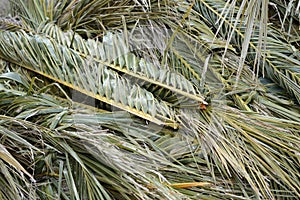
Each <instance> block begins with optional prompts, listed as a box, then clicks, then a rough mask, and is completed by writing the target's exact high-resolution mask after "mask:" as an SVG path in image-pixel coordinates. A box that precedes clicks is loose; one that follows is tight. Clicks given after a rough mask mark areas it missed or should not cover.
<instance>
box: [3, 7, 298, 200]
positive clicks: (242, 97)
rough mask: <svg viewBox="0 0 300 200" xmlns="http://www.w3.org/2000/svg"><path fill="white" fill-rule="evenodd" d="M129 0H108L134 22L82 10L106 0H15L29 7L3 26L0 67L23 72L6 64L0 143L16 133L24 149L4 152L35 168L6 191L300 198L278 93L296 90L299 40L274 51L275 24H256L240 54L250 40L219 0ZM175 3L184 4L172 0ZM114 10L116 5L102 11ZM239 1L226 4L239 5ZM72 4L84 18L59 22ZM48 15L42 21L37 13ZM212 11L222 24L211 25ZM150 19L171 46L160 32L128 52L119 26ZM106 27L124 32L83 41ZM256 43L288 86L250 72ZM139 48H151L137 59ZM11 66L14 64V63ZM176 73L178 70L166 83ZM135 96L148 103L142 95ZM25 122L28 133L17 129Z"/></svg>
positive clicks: (283, 98)
mask: <svg viewBox="0 0 300 200" xmlns="http://www.w3.org/2000/svg"><path fill="white" fill-rule="evenodd" d="M46 2H52V3H50V4H48V3H46ZM262 2H263V1H259V3H262ZM106 3H108V2H106ZM118 3H120V2H119V1H117V2H116V4H118ZM125 3H128V4H127V5H128V6H124V7H122V6H120V7H118V6H116V9H117V10H120V9H121V10H122V9H125V10H126V9H127V10H126V12H128V9H132V6H133V5H137V8H134V9H138V10H142V11H143V14H142V15H141V18H140V20H141V21H143V22H141V23H138V22H137V23H135V25H133V26H132V23H131V22H132V19H133V18H130V19H127V18H128V16H126V17H123V18H122V17H121V18H122V19H123V22H122V24H121V23H119V22H117V21H111V22H112V23H108V21H105V23H107V24H103V23H104V21H101V22H100V21H99V18H97V17H96V18H97V20H95V19H96V18H95V19H94V18H93V17H94V14H91V13H93V12H92V11H93V9H91V8H95V9H94V10H97V9H98V10H99V9H100V10H102V11H103V10H105V6H107V5H108V4H106V5H105V4H104V3H103V4H101V5H100V3H99V1H86V2H85V1H81V2H80V1H78V2H77V1H43V2H39V1H28V2H26V3H25V4H23V5H22V2H21V4H20V5H21V9H20V10H21V14H23V15H24V16H26V17H25V18H24V19H23V20H24V21H23V23H24V24H23V25H22V26H20V25H19V24H18V25H16V26H12V25H11V24H13V22H11V21H10V22H9V23H10V25H9V26H8V25H7V26H3V27H4V29H5V30H6V31H2V32H1V33H0V41H1V44H2V45H1V50H0V52H1V53H0V54H1V55H2V58H3V59H6V60H7V61H9V64H5V63H4V64H2V66H1V70H2V72H5V71H7V70H8V71H18V72H19V74H21V76H19V75H17V74H13V73H8V74H7V73H6V74H3V75H2V80H5V81H2V85H1V91H2V92H1V109H2V111H1V114H2V115H1V116H2V124H3V125H2V124H1V126H2V127H3V128H2V127H1V128H2V129H1V130H9V131H10V132H9V131H6V132H7V133H9V134H6V135H9V136H11V138H12V136H14V138H12V139H11V138H10V140H6V142H10V143H2V144H3V146H4V147H5V148H6V146H7V147H10V146H12V144H13V146H17V145H19V146H20V149H21V150H20V151H14V150H13V149H8V152H10V154H11V155H13V156H14V157H15V158H16V159H15V160H17V162H19V163H21V164H22V166H27V167H25V168H24V169H25V170H26V171H28V173H29V175H30V174H31V175H34V178H35V179H36V180H37V186H38V187H37V188H38V189H36V188H35V187H33V186H34V184H32V182H31V180H30V179H29V177H26V175H25V177H22V178H20V172H22V169H21V168H20V167H19V168H18V166H19V165H18V164H16V165H15V168H14V170H15V171H12V173H10V174H8V176H7V177H9V176H10V177H12V178H10V179H9V180H10V182H6V181H3V180H4V179H1V180H2V181H3V182H5V183H7V185H9V184H10V185H13V184H15V185H13V187H11V188H13V189H12V190H11V191H12V192H10V193H8V194H7V195H10V196H6V197H5V198H7V199H11V198H19V197H18V195H19V196H22V195H25V196H26V197H27V198H31V199H35V198H38V196H39V198H46V197H48V198H50V199H51V198H53V197H54V198H56V197H57V196H60V197H61V198H65V199H68V198H71V199H82V198H89V199H99V198H102V199H109V198H116V199H124V198H127V199H132V198H136V199H155V198H157V199H183V198H191V199H199V198H200V199H221V198H223V199H230V198H232V199H250V198H251V199H263V198H270V199H280V198H282V199H289V198H291V199H293V198H295V197H297V196H299V187H300V186H299V175H298V174H299V173H298V172H299V147H300V144H299V139H298V138H299V126H300V124H299V108H298V104H297V101H293V99H292V100H290V99H288V98H287V93H289V94H292V95H293V96H294V97H296V99H297V98H298V90H299V82H298V80H297V73H296V72H297V70H298V68H299V65H298V64H297V60H296V59H294V58H292V57H291V56H290V57H288V56H289V55H293V56H297V52H298V50H297V49H295V47H293V46H291V45H285V47H284V48H279V47H280V45H282V44H285V42H286V40H284V39H283V38H284V37H283V36H282V35H280V34H279V32H276V31H274V30H270V34H271V33H272V35H270V34H269V29H268V34H269V35H268V36H270V37H267V40H265V41H264V40H262V38H261V37H262V36H261V35H264V33H262V34H261V35H259V34H260V33H259V32H255V31H254V32H253V34H249V33H248V35H247V37H250V38H251V39H250V43H249V46H250V50H248V51H245V50H244V51H243V50H242V49H246V50H247V48H246V46H247V45H245V46H243V47H242V45H241V44H242V42H245V36H244V35H243V34H244V33H245V32H246V30H247V27H245V26H244V25H243V24H242V23H239V24H238V26H234V23H233V24H231V21H230V20H227V19H226V18H225V17H223V16H224V13H227V11H226V9H225V10H224V8H226V4H225V2H223V1H196V3H195V4H193V3H192V4H190V3H189V2H187V1H181V2H179V1H178V2H175V1H174V2H172V3H170V4H172V5H167V4H166V5H165V4H161V3H159V2H157V1H153V2H151V4H149V5H148V3H149V2H147V5H146V3H145V2H143V3H141V2H140V1H126V2H124V5H125ZM81 4H82V5H81ZM83 4H84V5H83ZM174 5H177V6H179V8H180V9H178V10H176V9H174V7H172V6H174ZM228 5H229V4H227V6H228ZM68 6H69V7H70V8H71V7H72V8H74V10H72V9H66V10H64V12H65V13H64V14H62V13H63V9H62V8H64V7H68ZM101 6H102V7H103V8H101ZM110 6H111V5H110ZM168 6H170V7H168ZM47 7H51V9H48V10H50V11H46V10H47V9H45V8H47ZM54 8H56V9H54ZM233 8H234V9H235V7H233ZM110 9H113V7H109V8H108V9H107V10H110ZM227 9H228V7H227ZM231 9H232V7H231ZM234 9H233V11H232V10H229V12H228V13H236V12H235V10H234ZM85 10H88V11H89V12H84V11H85ZM107 10H106V11H107ZM162 11H163V12H162ZM148 12H151V13H152V12H158V13H159V14H161V15H163V16H164V19H163V21H161V20H160V19H159V17H158V18H157V17H155V18H154V17H153V18H152V17H149V15H148V18H146V20H145V18H144V16H145V13H148ZM32 13H34V14H32ZM55 13H56V14H55ZM57 13H59V14H57ZM83 13H84V15H82V14H83ZM74 14H77V15H76V16H81V17H78V18H74V19H76V20H73V21H72V20H71V22H70V23H68V20H62V19H63V18H64V16H75V15H74ZM111 16H112V15H111ZM47 17H48V18H49V19H50V22H48V21H45V20H46V19H47ZM67 19H70V17H67ZM175 19H178V20H175ZM224 19H225V20H224ZM61 20H62V21H61ZM242 20H243V19H242ZM12 21H13V20H12ZM124 22H125V23H124ZM126 22H128V23H126ZM152 22H153V23H152ZM217 22H220V23H222V24H223V25H224V27H222V26H220V27H216V26H217V25H218V24H217ZM3 23H5V22H3ZM53 23H57V24H58V26H60V27H57V26H56V25H54V24H53ZM154 23H155V24H160V25H161V27H162V28H163V29H165V28H166V26H168V27H169V28H170V29H171V30H169V32H170V35H171V37H170V40H169V41H167V42H166V45H165V46H164V45H163V46H164V48H166V50H165V51H161V49H160V50H158V51H157V49H159V48H161V44H162V42H161V41H158V42H155V41H154V42H153V44H151V45H152V46H151V49H147V50H143V52H142V53H141V52H139V50H140V49H136V50H135V51H132V52H128V50H129V49H130V48H129V46H128V43H130V42H128V41H127V40H128V37H126V35H128V33H129V32H127V31H128V30H130V29H132V30H134V29H135V27H136V26H140V25H145V24H147V25H148V26H150V28H152V29H155V27H154V26H152V25H153V24H154ZM112 24H113V25H112ZM151 24H152V25H151ZM76 25H77V26H76ZM120 25H121V28H119V26H120ZM256 25H257V24H256V22H255V23H254V22H253V26H256ZM124 26H126V27H124ZM151 26H152V27H151ZM209 26H212V27H215V29H210V27H209ZM83 27H84V28H83ZM99 27H102V29H99ZM103 27H105V28H107V27H111V29H114V30H119V32H111V33H108V34H106V35H105V36H101V37H99V38H98V39H99V41H96V40H94V39H83V37H93V36H95V35H97V34H103V31H104V29H103ZM228 27H229V28H228ZM236 27H239V28H236ZM127 28H128V30H127ZM248 28H249V27H248ZM61 29H62V30H64V31H61ZM69 29H73V31H72V30H69ZM78 29H80V30H78ZM226 30H233V36H232V40H230V42H229V43H226V40H225V38H227V35H226V34H228V32H226ZM156 31H157V30H156ZM216 31H218V32H216ZM76 32H77V33H79V34H77V33H76ZM120 33H123V34H120ZM215 34H216V35H215ZM252 36H253V37H252ZM257 38H258V39H257ZM275 38H281V40H275ZM164 39H168V38H167V37H164ZM100 41H101V42H100ZM152 41H153V40H152ZM261 42H265V43H266V45H267V46H266V49H267V50H268V51H267V53H266V52H265V54H264V56H265V60H266V61H267V63H266V64H265V65H262V66H265V70H266V72H267V73H266V74H267V75H268V77H269V78H271V79H273V80H274V81H276V80H279V82H278V83H279V85H280V86H282V87H284V88H285V90H281V89H280V88H279V87H278V86H277V85H275V84H274V83H272V82H270V81H269V80H267V79H259V80H255V79H252V77H253V76H255V75H256V71H255V69H253V68H251V67H254V66H255V61H254V60H255V56H253V53H255V52H256V53H257V51H260V50H261V49H262V48H258V47H259V44H260V43H261ZM142 43H143V45H144V46H147V45H148V43H145V41H142ZM279 43H280V45H279ZM148 46H149V45H148ZM100 47H102V48H100ZM274 49H276V51H275V50H274ZM278 49H280V50H282V51H280V52H281V53H278ZM224 52H226V53H224ZM239 52H241V54H240V55H242V56H245V55H247V58H246V60H245V61H246V63H247V64H249V66H245V65H243V62H240V61H243V60H241V59H240V58H239V56H240V55H239ZM147 53H148V55H147ZM107 55H108V56H107ZM138 55H142V56H145V55H146V56H145V58H144V59H143V58H139V57H138ZM275 55H276V56H275ZM155 56H157V57H158V59H157V60H158V61H161V63H162V65H157V63H151V62H150V61H151V59H148V58H152V59H153V58H154V60H155V59H156V58H155ZM157 60H156V61H157ZM12 63H15V64H16V66H19V67H21V68H22V70H20V69H19V70H17V68H16V66H14V67H11V66H13V64H12ZM158 63H159V62H158ZM241 63H242V64H241ZM290 63H293V67H291V65H290ZM269 69H270V70H269ZM27 70H31V72H29V71H27ZM272 70H273V71H272ZM274 70H275V71H274ZM282 70H283V71H282ZM274 72H278V73H274ZM279 72H280V73H279ZM284 73H285V76H283V75H282V74H284ZM37 74H39V76H40V75H41V76H42V77H44V78H50V79H52V80H55V81H56V82H58V83H60V84H62V85H65V86H67V87H70V88H71V89H77V90H78V91H80V92H83V93H85V94H87V95H90V96H92V97H95V98H97V99H99V100H102V101H104V102H106V103H110V104H111V105H113V106H116V107H119V108H121V109H123V110H126V111H129V112H131V113H132V114H134V115H136V116H139V117H142V118H144V119H147V120H150V121H153V122H156V123H158V124H167V125H171V126H173V127H178V125H180V129H179V130H178V131H176V132H175V131H173V130H170V129H165V128H162V127H160V126H157V125H153V124H152V125H147V124H145V122H143V121H142V120H140V119H138V118H134V117H132V116H131V115H128V114H125V113H123V112H108V111H101V110H97V111H95V109H93V108H90V107H86V106H83V105H81V104H76V106H75V107H74V106H73V107H72V106H71V105H72V104H73V103H72V102H71V101H70V100H65V99H66V95H65V94H64V95H59V96H60V97H54V96H53V94H54V93H55V92H53V91H55V90H53V89H49V88H51V86H50V87H49V86H48V87H46V88H47V89H48V91H49V92H48V93H51V94H52V95H49V94H45V93H44V91H46V90H45V89H41V90H40V89H38V90H40V91H39V92H37V91H36V90H37V88H39V87H38V86H37V85H36V83H35V80H36V78H33V77H35V76H37ZM72 74H73V75H72ZM74 74H77V75H75V76H74ZM124 74H125V75H124ZM79 75H85V76H86V77H84V76H79ZM161 76H165V77H169V78H160V77H161ZM21 77H22V78H21ZM102 77H103V78H102ZM237 77H238V80H239V81H238V82H237V81H236V80H237ZM44 78H43V79H44ZM178 78H179V79H180V80H181V81H178V80H176V81H174V80H175V79H178ZM23 79H27V82H26V81H23ZM99 79H100V80H99ZM93 80H94V81H93ZM106 80H107V81H106ZM188 80H189V81H188ZM44 81H48V80H46V79H44ZM105 81H106V82H105ZM16 82H17V83H19V84H16ZM141 83H142V84H141ZM191 83H193V85H192V84H191ZM270 83H272V84H270ZM20 84H21V85H24V87H25V89H24V88H23V87H20ZM40 84H42V83H40ZM42 85H43V84H42ZM116 85H118V86H119V87H115V86H116ZM104 86H105V87H104ZM132 87H134V89H136V90H137V91H140V92H139V95H141V96H139V97H140V98H139V97H138V98H135V99H134V100H132V99H131V98H129V97H132V95H131V96H130V95H129V96H127V97H126V95H120V96H118V95H117V94H123V93H124V91H128V92H127V94H130V91H131V89H132ZM33 88H35V89H33ZM101 88H103V91H100V90H101ZM157 88H158V89H157ZM157 91H158V92H157ZM199 91H201V92H202V93H203V94H205V98H206V100H205V101H208V102H209V105H205V103H206V102H204V99H203V95H200V93H199ZM62 93H64V92H62ZM174 93H176V95H175V96H176V97H178V98H175V101H177V103H176V102H174V101H173V100H174V98H166V97H170V95H168V94H171V96H174ZM125 94H126V92H125ZM56 95H57V94H56ZM97 95H99V96H97ZM135 97H136V96H135ZM145 97H147V98H145ZM182 97H184V98H182ZM144 98H145V99H147V100H148V101H147V103H146V104H144V102H143V101H144V100H145V99H144ZM67 99H68V98H67ZM170 99H172V101H170ZM187 99H190V100H191V101H188V100H187ZM131 100H132V101H131ZM139 100H140V101H139ZM130 101H131V102H130ZM178 101H179V102H178ZM198 102H200V103H201V104H200V105H201V107H200V108H199V106H198ZM137 104H139V105H137ZM130 105H131V106H130ZM180 106H181V109H178V107H180ZM83 108H85V110H83ZM201 109H202V110H201ZM12 125H14V126H15V128H11V127H12ZM99 126H100V127H99ZM103 128H107V129H108V130H106V129H103ZM25 130H26V131H25ZM24 132H29V133H30V134H31V135H32V137H28V136H27V135H26V134H21V136H20V133H24ZM3 134H4V133H3ZM30 134H29V135H30ZM17 136H18V137H17ZM20 137H21V138H20ZM32 138H33V139H32ZM12 141H17V142H12ZM37 141H42V143H41V142H40V143H38V142H37ZM6 144H7V145H6ZM23 146H24V148H23ZM37 146H38V148H37V149H34V148H33V147H35V148H36V147H37ZM26 149H27V150H26ZM3 152H5V151H3ZM18 152H27V154H26V153H24V154H21V155H22V156H23V155H24V156H26V155H30V158H31V159H32V160H30V159H29V161H28V160H24V158H23V157H21V156H17V155H18ZM4 155H5V154H4ZM6 155H9V154H6ZM7 158H9V157H7ZM2 159H3V158H2ZM4 160H5V159H4ZM95 160H96V161H95ZM5 161H6V162H7V163H10V164H11V163H12V162H9V160H5ZM32 162H34V163H35V164H34V165H32V164H31V163H32ZM145 163H146V164H145ZM5 166H7V165H5ZM29 166H30V167H29ZM128 166H130V167H128ZM4 170H5V169H4ZM23 172H24V170H23ZM34 172H36V173H34ZM25 173H26V172H25ZM6 174H7V173H6ZM171 183H175V184H171ZM24 184H25V185H27V186H28V188H29V189H28V190H27V192H24V191H22V190H20V189H17V188H20V186H19V185H24ZM174 188H177V189H176V191H175V190H174ZM16 191H18V194H17V195H16V194H15V192H16ZM174 192H175V193H174ZM1 194H2V195H6V194H5V193H4V192H2V193H1ZM14 196H15V197H14Z"/></svg>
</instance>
